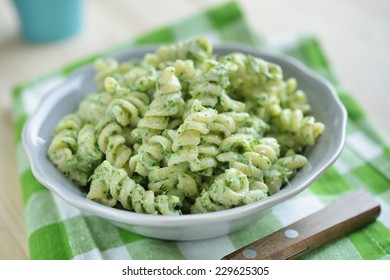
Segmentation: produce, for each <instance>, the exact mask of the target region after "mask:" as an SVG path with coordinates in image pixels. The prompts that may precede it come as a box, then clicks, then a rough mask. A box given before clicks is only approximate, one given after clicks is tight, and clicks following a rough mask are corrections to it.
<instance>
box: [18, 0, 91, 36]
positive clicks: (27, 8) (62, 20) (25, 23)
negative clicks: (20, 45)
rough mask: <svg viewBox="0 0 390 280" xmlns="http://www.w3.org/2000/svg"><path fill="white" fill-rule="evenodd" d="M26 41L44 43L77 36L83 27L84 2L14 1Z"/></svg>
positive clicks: (76, 0) (51, 0)
mask: <svg viewBox="0 0 390 280" xmlns="http://www.w3.org/2000/svg"><path fill="white" fill-rule="evenodd" d="M13 2H14V4H15V7H16V10H17V13H18V15H19V19H20V23H21V32H22V36H23V38H24V39H25V40H27V41H30V42H37V43H44V42H51V41H57V40H60V39H64V38H67V37H70V36H72V35H75V34H77V33H78V32H79V30H80V29H81V25H82V17H83V16H82V14H83V9H84V1H83V0H13Z"/></svg>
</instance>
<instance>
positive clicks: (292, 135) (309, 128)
mask: <svg viewBox="0 0 390 280" xmlns="http://www.w3.org/2000/svg"><path fill="white" fill-rule="evenodd" d="M324 128H325V127H324V125H323V124H322V123H320V122H316V121H315V118H314V117H313V116H304V114H303V112H302V111H301V110H298V109H297V110H290V109H284V110H283V112H282V113H281V114H280V115H279V116H278V117H277V118H275V119H274V122H273V130H272V131H271V133H274V134H275V137H276V138H278V140H279V141H280V142H281V143H282V145H284V146H285V147H287V148H293V149H294V150H295V151H301V150H302V148H303V147H304V146H306V145H314V143H315V141H316V139H317V138H318V137H319V136H320V135H321V134H322V132H323V131H324Z"/></svg>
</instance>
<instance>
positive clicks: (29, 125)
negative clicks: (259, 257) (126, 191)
mask: <svg viewBox="0 0 390 280" xmlns="http://www.w3.org/2000/svg"><path fill="white" fill-rule="evenodd" d="M157 47H158V46H157V45H144V46H136V47H131V48H129V49H128V50H125V51H123V50H122V51H120V52H117V53H114V54H110V55H109V57H114V58H118V57H121V56H124V55H130V54H131V53H137V52H151V51H153V50H155V49H156V48H157ZM213 49H214V50H213V51H214V52H215V53H218V51H221V50H223V49H224V50H235V51H236V52H244V53H252V54H256V56H258V57H260V58H264V59H265V60H267V58H274V59H276V60H283V61H284V62H286V63H288V64H290V65H292V66H293V67H295V68H297V69H298V70H299V71H302V72H303V74H305V75H306V76H308V77H309V78H311V79H314V80H317V81H318V82H320V83H322V84H323V85H324V86H325V87H326V88H327V89H328V91H329V92H330V94H331V97H332V99H333V101H334V102H335V103H336V104H337V109H338V110H339V111H340V116H339V117H340V119H341V123H340V131H339V132H340V134H339V135H338V136H339V139H340V141H339V142H337V143H335V148H336V149H335V153H333V154H332V155H331V156H329V158H328V160H327V161H326V163H325V164H324V165H322V166H321V168H319V169H318V170H316V171H311V172H310V174H308V176H309V177H308V178H307V180H305V182H304V183H302V184H300V185H298V186H296V187H294V188H291V189H290V190H289V191H288V192H287V191H283V190H284V189H285V188H284V189H282V190H281V191H279V192H277V193H275V194H273V195H271V196H268V197H267V198H265V199H262V200H260V201H257V202H254V203H251V204H248V205H243V206H240V207H236V208H232V209H226V210H221V211H216V212H208V213H200V214H186V215H179V216H176V215H175V216H164V215H150V214H142V213H135V212H131V211H128V210H122V209H118V208H112V207H108V206H105V205H102V204H99V203H97V202H94V201H91V200H88V199H87V198H86V197H81V196H80V195H79V194H76V193H74V192H72V191H70V190H67V189H66V188H63V187H62V186H60V185H53V184H51V183H50V182H49V180H48V178H47V175H46V174H44V173H42V172H41V170H40V168H39V166H40V161H41V160H42V159H40V158H38V157H34V155H33V151H32V150H31V149H32V147H33V146H34V144H33V142H34V141H33V139H32V136H33V135H34V134H36V132H37V130H38V129H39V128H40V127H41V125H42V123H39V120H40V119H42V116H41V115H42V114H43V113H42V111H44V110H46V111H47V110H50V109H52V108H51V107H53V106H54V105H56V104H57V105H58V103H56V102H54V101H53V100H56V99H57V100H58V99H59V96H58V95H57V96H56V97H55V96H54V94H52V93H48V94H46V95H45V97H44V98H43V100H42V102H41V103H40V104H39V105H38V108H37V110H35V112H34V113H33V114H32V115H31V116H30V117H29V119H28V120H27V122H26V123H25V125H24V127H23V129H22V144H23V146H24V149H25V151H26V154H27V157H28V159H29V163H30V168H31V171H32V173H33V175H34V177H35V178H36V179H37V180H38V181H39V182H40V183H41V184H43V185H44V186H45V187H46V188H47V189H49V190H50V191H52V192H54V193H55V194H57V195H58V196H59V197H61V198H62V199H63V200H65V201H66V202H68V203H69V204H71V205H73V206H75V207H77V208H78V209H80V210H82V211H85V212H87V213H91V214H94V215H97V216H100V217H103V218H106V219H109V220H111V221H115V222H119V223H124V224H130V225H134V226H150V227H160V228H161V227H175V226H176V227H178V226H180V227H182V226H189V225H191V226H194V225H197V224H211V223H215V222H216V221H218V222H227V221H232V220H235V219H237V218H240V217H244V216H249V215H252V214H255V213H256V212H260V211H262V210H265V209H268V208H271V207H273V206H275V205H277V204H279V203H281V202H283V201H285V200H287V199H289V198H291V197H293V196H295V195H297V194H298V193H300V192H302V191H303V190H305V189H306V188H308V187H309V186H310V185H311V184H312V183H313V182H314V181H315V180H317V178H318V177H319V176H320V175H322V174H323V173H324V172H325V171H326V170H327V169H328V168H329V167H330V166H331V165H332V164H333V163H334V162H335V161H336V160H337V158H338V157H339V156H340V154H341V151H342V149H343V146H344V142H345V137H346V124H347V112H346V109H345V107H344V106H343V104H342V102H341V100H340V99H339V98H338V95H337V93H336V90H335V88H334V87H333V85H332V84H331V83H330V82H329V81H328V80H326V79H325V78H323V77H322V76H320V75H319V74H317V73H315V72H314V71H313V70H312V69H310V68H308V67H307V66H306V65H304V64H303V63H302V62H300V61H298V60H296V59H294V58H292V57H290V56H288V55H285V54H283V53H274V52H270V51H265V50H259V49H257V48H255V47H253V46H249V45H246V44H242V43H225V44H219V45H218V44H216V45H215V46H214V47H213ZM90 67H92V65H91V64H87V65H85V66H82V67H81V68H79V69H77V70H75V71H74V72H73V73H71V74H70V75H69V76H68V77H66V78H65V80H64V81H63V82H62V83H61V84H60V85H58V86H57V87H56V88H55V89H52V90H51V92H55V91H56V90H58V89H59V88H61V87H62V86H64V85H65V84H66V83H67V82H69V81H70V80H71V79H74V78H75V77H77V76H78V75H79V74H80V73H82V72H83V71H85V70H86V69H87V68H90ZM68 94H69V93H68ZM48 105H51V106H48ZM41 122H42V121H41Z"/></svg>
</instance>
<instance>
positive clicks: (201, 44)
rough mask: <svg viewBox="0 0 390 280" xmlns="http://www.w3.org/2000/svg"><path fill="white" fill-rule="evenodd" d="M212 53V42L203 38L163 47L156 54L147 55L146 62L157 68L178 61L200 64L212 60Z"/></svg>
mask: <svg viewBox="0 0 390 280" xmlns="http://www.w3.org/2000/svg"><path fill="white" fill-rule="evenodd" d="M212 52H213V46H212V44H211V42H210V41H209V40H208V39H206V38H203V37H201V38H197V39H195V40H188V41H185V42H179V43H177V44H173V45H166V46H161V47H160V48H158V49H157V51H156V52H155V53H154V54H147V55H146V56H145V61H146V62H147V63H149V64H151V65H153V66H156V67H158V66H159V64H161V63H166V62H167V61H176V60H177V59H182V60H185V59H191V60H193V61H194V62H195V63H198V62H202V61H204V60H205V59H207V58H210V57H211V54H212Z"/></svg>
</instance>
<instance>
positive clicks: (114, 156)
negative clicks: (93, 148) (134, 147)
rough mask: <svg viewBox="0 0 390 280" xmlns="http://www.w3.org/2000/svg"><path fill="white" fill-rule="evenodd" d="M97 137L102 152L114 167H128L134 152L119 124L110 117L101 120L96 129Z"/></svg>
mask: <svg viewBox="0 0 390 280" xmlns="http://www.w3.org/2000/svg"><path fill="white" fill-rule="evenodd" d="M95 135H96V136H97V143H98V146H99V149H100V151H102V152H103V153H104V154H105V155H106V159H107V160H108V161H109V162H110V163H111V164H112V165H114V166H115V167H118V168H122V167H124V166H127V164H128V161H129V158H130V156H131V153H132V151H131V148H130V147H128V146H127V145H126V138H125V137H124V136H123V134H122V128H121V126H120V125H119V124H118V123H117V122H115V121H112V120H111V118H109V117H105V118H103V119H101V120H100V121H99V123H98V124H97V125H96V127H95Z"/></svg>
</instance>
